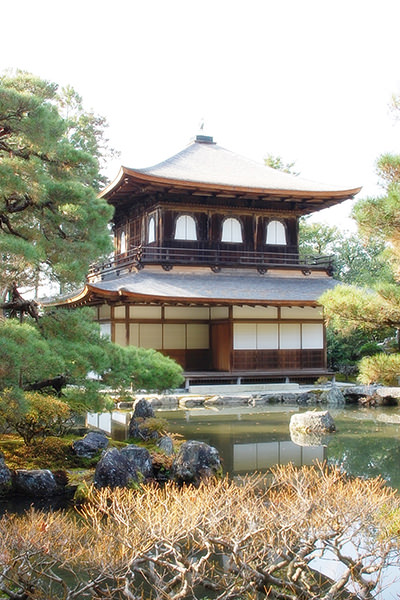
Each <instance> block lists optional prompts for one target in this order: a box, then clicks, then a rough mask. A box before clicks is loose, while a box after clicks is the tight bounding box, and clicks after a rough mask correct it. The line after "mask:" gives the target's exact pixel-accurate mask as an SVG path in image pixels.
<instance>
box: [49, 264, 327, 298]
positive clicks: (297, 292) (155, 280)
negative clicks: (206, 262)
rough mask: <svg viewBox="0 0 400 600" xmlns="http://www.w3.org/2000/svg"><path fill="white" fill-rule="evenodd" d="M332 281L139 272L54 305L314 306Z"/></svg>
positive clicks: (96, 285)
mask: <svg viewBox="0 0 400 600" xmlns="http://www.w3.org/2000/svg"><path fill="white" fill-rule="evenodd" d="M337 283H338V282H337V281H335V280H334V279H332V278H330V277H324V276H313V275H309V276H305V275H301V276H299V275H297V276H293V277H292V276H287V275H286V276H283V275H282V276H279V275H276V274H269V273H265V274H262V275H261V274H249V273H248V271H247V272H244V271H243V272H241V271H237V272H234V271H233V272H224V271H222V272H219V273H212V272H210V271H208V270H204V271H199V272H196V273H195V272H193V271H188V272H183V271H177V272H174V271H169V272H167V271H162V270H159V271H152V270H150V269H149V270H147V269H143V270H141V271H137V272H135V273H130V274H128V275H125V276H121V277H117V278H115V279H111V280H108V281H99V282H96V283H87V284H86V286H85V287H84V289H83V290H82V291H81V292H79V293H78V294H76V295H74V296H72V297H70V298H67V299H64V300H62V301H60V302H58V303H57V304H63V305H67V304H82V303H85V302H88V301H90V300H94V299H101V298H104V299H105V300H110V301H114V302H115V301H118V300H119V299H120V300H121V301H122V300H127V301H131V302H146V303H151V302H182V303H202V304H204V303H209V304H240V303H242V304H259V303H260V304H269V303H270V304H276V305H285V304H293V303H295V304H315V303H316V302H317V300H318V298H319V297H320V296H321V295H322V294H323V293H324V292H325V291H327V290H329V289H332V288H333V287H335V285H337Z"/></svg>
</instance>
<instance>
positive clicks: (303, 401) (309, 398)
mask: <svg viewBox="0 0 400 600" xmlns="http://www.w3.org/2000/svg"><path fill="white" fill-rule="evenodd" d="M320 403H321V394H320V393H319V391H311V392H303V393H302V394H299V395H298V396H297V404H300V405H301V406H315V405H316V404H320Z"/></svg>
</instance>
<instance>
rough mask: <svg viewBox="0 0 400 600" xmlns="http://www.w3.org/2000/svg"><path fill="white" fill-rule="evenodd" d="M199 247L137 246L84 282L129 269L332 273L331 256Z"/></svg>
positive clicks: (284, 250) (286, 249)
mask: <svg viewBox="0 0 400 600" xmlns="http://www.w3.org/2000/svg"><path fill="white" fill-rule="evenodd" d="M226 246H227V245H226V244H219V245H215V246H214V247H210V245H207V246H206V245H202V244H200V243H187V245H186V246H183V244H182V245H178V244H177V243H173V244H172V243H171V245H165V246H154V245H153V244H151V245H148V246H137V247H136V248H131V249H130V250H129V251H128V252H126V253H124V254H119V255H118V254H117V255H114V256H112V257H111V258H110V259H109V260H107V261H105V262H103V263H98V264H93V265H91V267H90V270H89V273H88V279H89V281H91V280H93V279H94V280H98V279H99V277H100V278H102V279H105V278H107V279H111V278H113V277H118V276H119V275H120V274H122V273H126V272H129V271H131V270H133V269H141V268H143V267H145V266H146V265H161V266H162V267H163V268H164V269H165V270H166V271H169V270H171V269H172V268H173V267H174V266H175V265H176V266H178V265H179V266H192V267H198V266H202V267H210V268H211V269H212V270H213V271H219V270H220V269H221V268H224V267H225V268H227V267H231V268H232V267H233V268H243V267H248V268H253V269H257V270H258V271H259V272H260V273H265V272H267V271H268V270H269V269H288V270H293V269H295V270H298V271H300V272H303V273H304V274H309V273H310V272H312V271H325V272H326V273H328V274H329V275H331V274H332V272H333V257H332V256H315V255H314V256H304V255H302V254H299V252H298V251H296V248H292V247H284V248H283V247H279V249H276V251H274V252H271V251H269V252H258V251H248V250H243V249H242V248H241V247H240V246H241V245H240V244H232V245H230V246H231V247H229V248H226Z"/></svg>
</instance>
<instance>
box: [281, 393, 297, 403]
mask: <svg viewBox="0 0 400 600" xmlns="http://www.w3.org/2000/svg"><path fill="white" fill-rule="evenodd" d="M297 398H298V395H297V394H292V393H287V394H282V400H281V402H283V403H284V404H297Z"/></svg>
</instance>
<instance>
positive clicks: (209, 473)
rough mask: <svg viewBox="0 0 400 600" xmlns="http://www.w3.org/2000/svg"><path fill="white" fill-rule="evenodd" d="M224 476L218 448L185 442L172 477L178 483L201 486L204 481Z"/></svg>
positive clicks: (176, 460)
mask: <svg viewBox="0 0 400 600" xmlns="http://www.w3.org/2000/svg"><path fill="white" fill-rule="evenodd" d="M221 474H222V467H221V461H220V458H219V453H218V450H216V448H214V447H213V446H209V445H208V444H205V443H204V442H197V441H195V440H189V441H187V442H184V443H183V444H182V446H181V447H180V449H179V452H178V454H177V456H176V458H175V460H174V462H173V464H172V476H173V478H174V479H175V480H176V481H177V482H178V483H188V484H189V483H191V484H193V485H199V483H200V482H201V481H202V480H207V479H209V478H210V477H218V476H220V475H221Z"/></svg>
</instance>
